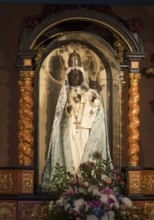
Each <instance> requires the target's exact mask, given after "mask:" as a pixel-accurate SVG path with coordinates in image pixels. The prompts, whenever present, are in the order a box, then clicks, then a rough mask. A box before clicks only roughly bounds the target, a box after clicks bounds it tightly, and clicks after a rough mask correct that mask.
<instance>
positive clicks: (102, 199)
mask: <svg viewBox="0 0 154 220" xmlns="http://www.w3.org/2000/svg"><path fill="white" fill-rule="evenodd" d="M100 201H101V202H102V203H103V204H107V201H108V196H107V195H105V194H102V195H101V197H100Z"/></svg>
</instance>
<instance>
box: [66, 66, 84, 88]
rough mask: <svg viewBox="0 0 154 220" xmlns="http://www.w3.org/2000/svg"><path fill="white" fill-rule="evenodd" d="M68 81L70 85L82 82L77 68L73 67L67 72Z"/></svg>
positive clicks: (81, 76) (81, 75)
mask: <svg viewBox="0 0 154 220" xmlns="http://www.w3.org/2000/svg"><path fill="white" fill-rule="evenodd" d="M68 83H69V85H70V86H80V85H81V84H82V83H83V74H82V72H81V71H80V70H78V69H73V70H71V71H70V72H69V73H68Z"/></svg>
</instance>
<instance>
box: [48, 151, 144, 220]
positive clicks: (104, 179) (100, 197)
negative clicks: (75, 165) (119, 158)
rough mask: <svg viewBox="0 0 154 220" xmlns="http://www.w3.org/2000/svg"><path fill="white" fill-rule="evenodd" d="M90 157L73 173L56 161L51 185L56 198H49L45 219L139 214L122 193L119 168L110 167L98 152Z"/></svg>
mask: <svg viewBox="0 0 154 220" xmlns="http://www.w3.org/2000/svg"><path fill="white" fill-rule="evenodd" d="M93 159H95V160H94V162H86V163H83V164H81V165H80V167H79V172H78V173H76V174H72V173H66V172H65V169H64V168H63V167H60V166H59V165H58V164H57V167H56V170H57V172H56V174H55V183H54V187H55V192H56V194H57V193H58V198H57V199H55V200H53V201H50V204H49V215H48V219H50V220H128V219H138V216H139V214H140V213H139V212H138V210H135V209H134V208H133V204H132V201H131V200H130V199H129V198H128V197H126V196H125V192H124V190H125V182H124V181H123V179H122V178H121V176H120V174H119V171H118V169H112V165H111V162H109V161H104V160H102V158H101V156H100V154H99V153H97V152H96V153H95V154H94V155H93ZM140 219H141V218H140Z"/></svg>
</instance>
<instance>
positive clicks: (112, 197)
mask: <svg viewBox="0 0 154 220" xmlns="http://www.w3.org/2000/svg"><path fill="white" fill-rule="evenodd" d="M109 198H111V199H113V200H114V201H115V202H116V201H117V199H116V197H115V196H114V195H113V194H110V195H109Z"/></svg>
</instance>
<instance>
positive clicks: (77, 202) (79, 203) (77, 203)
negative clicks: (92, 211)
mask: <svg viewBox="0 0 154 220" xmlns="http://www.w3.org/2000/svg"><path fill="white" fill-rule="evenodd" d="M83 205H84V200H83V199H77V200H75V201H74V206H75V210H76V211H79V210H80V208H81V206H83Z"/></svg>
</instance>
